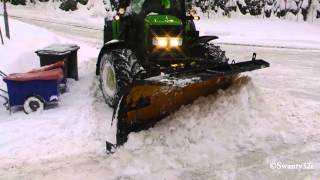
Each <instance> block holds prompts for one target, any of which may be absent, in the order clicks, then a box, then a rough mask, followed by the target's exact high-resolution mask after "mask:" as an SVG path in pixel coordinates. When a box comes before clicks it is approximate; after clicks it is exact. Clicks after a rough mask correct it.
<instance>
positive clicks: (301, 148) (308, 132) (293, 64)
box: [0, 26, 320, 180]
mask: <svg viewBox="0 0 320 180" xmlns="http://www.w3.org/2000/svg"><path fill="white" fill-rule="evenodd" d="M50 29H51V30H54V31H56V32H58V33H59V28H55V27H54V28H53V27H51V26H50ZM60 33H61V34H64V30H60ZM83 33H84V34H89V33H86V32H83ZM78 35H81V36H82V30H76V32H75V33H73V30H72V29H69V32H68V34H66V36H67V37H71V36H74V37H76V36H78ZM78 38H79V39H78ZM78 38H77V40H81V38H80V37H78ZM96 38H98V36H97V37H96V36H94V35H92V36H91V35H89V37H88V38H87V39H83V40H84V41H85V42H89V41H88V39H90V41H91V43H93V44H94V46H97V44H99V42H100V41H98V40H96ZM223 49H224V50H226V51H227V55H228V56H229V57H231V59H237V60H248V59H250V58H251V54H252V53H253V52H257V54H258V58H262V59H265V60H268V61H269V62H270V63H271V67H270V68H267V69H263V70H260V71H255V72H252V73H247V75H248V76H249V77H250V78H249V79H248V78H243V81H241V82H240V81H239V83H236V84H235V85H233V86H232V87H231V88H229V89H228V90H226V91H221V92H219V93H218V94H217V95H212V96H209V97H207V98H200V99H199V100H197V101H196V102H194V103H193V104H192V105H188V106H185V107H182V108H181V110H179V111H178V112H176V113H175V114H173V115H171V116H170V117H168V118H166V119H165V120H164V121H162V122H160V123H159V124H157V126H156V127H155V128H153V129H150V130H148V131H143V132H140V133H136V134H131V135H130V138H129V141H128V143H127V144H126V145H125V146H124V147H122V148H120V149H118V151H117V153H115V154H113V155H112V156H107V155H105V154H104V139H105V138H104V137H105V131H106V129H105V124H106V123H110V122H108V121H109V120H110V116H111V114H110V113H111V110H110V109H109V108H107V107H106V105H105V104H104V102H103V100H102V97H101V94H100V91H99V88H98V86H97V82H96V81H95V78H94V67H95V66H94V63H95V62H94V61H95V60H94V59H91V60H89V61H86V62H81V63H80V74H81V77H82V78H81V79H80V81H79V82H78V83H75V82H72V84H71V92H75V93H72V94H68V95H65V97H64V100H63V103H62V105H61V106H62V107H61V108H59V109H57V110H55V111H53V110H51V111H50V110H49V111H48V112H46V113H44V114H42V115H41V118H42V119H41V120H37V119H34V120H30V117H29V118H28V119H27V121H26V122H25V121H23V119H20V120H17V119H15V117H20V116H21V117H24V116H23V115H22V114H18V115H16V116H15V115H13V117H12V118H10V119H9V120H5V121H0V123H1V124H0V126H2V127H10V124H11V123H12V121H16V123H18V125H24V126H25V125H26V124H28V126H31V127H34V128H35V129H37V128H41V127H43V126H45V124H46V123H47V122H50V121H53V120H55V119H57V120H58V121H54V122H55V124H53V125H54V126H53V127H51V128H53V129H55V128H57V129H59V128H60V129H62V130H63V131H62V132H61V133H62V135H61V137H60V136H59V135H55V134H52V133H53V132H55V131H53V130H52V129H50V127H49V126H45V127H46V128H47V129H46V130H47V131H48V135H41V136H40V135H36V134H32V133H31V132H29V133H25V134H23V135H24V136H19V137H15V138H17V139H19V142H21V144H24V143H26V142H28V143H27V145H29V146H28V147H27V148H26V149H23V148H21V147H19V144H18V143H16V146H15V147H14V148H12V149H11V151H9V150H10V149H9V150H8V151H7V153H8V154H1V153H2V152H4V151H0V157H1V155H2V156H4V157H7V156H8V157H11V158H10V160H7V161H6V162H7V163H5V164H0V167H1V168H0V179H41V180H42V179H181V180H185V179H201V180H202V179H308V178H309V179H319V178H320V150H319V149H320V138H319V137H320V130H319V129H320V123H319V119H320V90H319V89H320V88H319V87H320V80H319V79H320V59H319V57H320V51H319V50H291V49H275V48H261V47H245V46H228V45H224V46H223ZM78 97H81V99H80V98H78ZM64 108H65V109H64ZM70 112H71V113H70ZM63 113H67V114H70V115H71V116H70V117H69V119H71V121H70V122H71V123H74V124H72V126H71V125H70V124H69V123H70V122H68V123H67V122H64V121H63V119H59V118H61V117H62V115H63ZM0 115H1V117H4V116H5V114H4V113H3V112H2V111H1V114H0ZM45 115H47V116H50V118H46V117H45ZM24 126H22V127H24ZM73 127H75V128H80V129H81V131H80V130H79V129H73V130H69V128H73ZM0 130H2V131H1V133H2V134H5V135H6V134H10V133H11V134H12V135H14V133H15V132H21V131H23V128H19V127H16V128H15V129H14V130H15V131H14V130H10V129H8V128H7V129H0ZM50 130H52V131H50ZM68 131H71V133H68ZM82 133H83V134H82ZM77 136H79V137H77ZM80 137H81V138H83V140H82V139H81V138H80ZM59 138H62V139H59ZM17 139H14V138H12V139H11V140H12V141H14V140H16V141H17ZM57 139H58V140H60V141H61V144H62V145H63V144H64V145H67V143H68V141H70V145H69V146H67V148H68V147H69V149H68V150H67V151H66V147H61V149H60V148H59V146H58V145H59V144H58V145H54V144H51V143H50V142H51V141H54V142H55V141H56V140H57ZM29 142H30V143H29ZM32 142H35V143H39V145H35V144H33V143H32ZM1 143H2V144H0V145H5V144H6V143H5V142H1ZM7 143H10V142H7ZM11 143H12V142H11ZM32 146H35V147H40V149H38V151H37V149H36V148H35V147H32ZM46 148H48V150H46ZM50 148H52V149H50ZM4 149H5V148H4ZM52 154H53V155H52ZM17 157H19V158H20V159H16V158H17ZM35 157H37V158H36V159H35ZM29 160H32V161H29ZM274 163H275V164H274ZM276 163H280V164H282V165H288V164H289V165H292V164H304V163H310V164H312V169H281V168H278V167H277V166H276Z"/></svg>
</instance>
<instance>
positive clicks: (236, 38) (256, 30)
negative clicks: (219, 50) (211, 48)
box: [196, 18, 320, 49]
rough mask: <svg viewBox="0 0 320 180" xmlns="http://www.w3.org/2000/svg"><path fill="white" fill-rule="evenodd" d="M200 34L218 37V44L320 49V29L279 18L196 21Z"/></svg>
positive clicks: (317, 26) (313, 25)
mask: <svg viewBox="0 0 320 180" xmlns="http://www.w3.org/2000/svg"><path fill="white" fill-rule="evenodd" d="M196 27H197V29H199V30H200V34H201V35H216V36H219V39H218V40H216V41H215V42H219V43H228V44H242V45H257V46H271V47H290V48H315V49H320V33H319V32H320V26H319V25H317V24H310V23H304V22H299V23H298V22H293V21H286V20H278V19H253V18H248V19H246V18H233V19H227V18H219V19H211V20H201V21H198V22H196Z"/></svg>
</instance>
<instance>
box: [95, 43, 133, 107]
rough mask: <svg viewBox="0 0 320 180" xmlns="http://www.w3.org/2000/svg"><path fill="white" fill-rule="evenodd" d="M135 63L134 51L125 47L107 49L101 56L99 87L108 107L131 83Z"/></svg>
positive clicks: (113, 103)
mask: <svg viewBox="0 0 320 180" xmlns="http://www.w3.org/2000/svg"><path fill="white" fill-rule="evenodd" d="M137 64H138V63H137V57H136V55H135V53H134V51H132V50H130V49H127V48H119V49H114V50H111V51H107V52H105V54H104V55H103V56H102V58H101V62H100V69H99V70H100V76H99V81H100V88H101V90H102V94H103V97H104V99H105V101H106V103H107V104H108V105H109V106H110V107H112V108H114V106H115V103H116V100H117V99H118V96H119V95H120V92H121V91H123V90H126V88H128V87H129V86H130V85H131V83H132V81H133V79H134V77H135V74H136V72H137V68H136V67H137ZM111 71H112V72H111ZM112 73H113V75H112Z"/></svg>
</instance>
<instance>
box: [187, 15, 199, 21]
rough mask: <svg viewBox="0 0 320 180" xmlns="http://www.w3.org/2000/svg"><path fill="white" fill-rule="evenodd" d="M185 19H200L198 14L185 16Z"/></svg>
mask: <svg viewBox="0 0 320 180" xmlns="http://www.w3.org/2000/svg"><path fill="white" fill-rule="evenodd" d="M186 20H195V21H198V20H200V16H186Z"/></svg>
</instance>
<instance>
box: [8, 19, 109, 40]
mask: <svg viewBox="0 0 320 180" xmlns="http://www.w3.org/2000/svg"><path fill="white" fill-rule="evenodd" d="M10 17H11V18H13V19H16V20H19V21H21V22H25V23H28V24H32V25H35V26H39V27H42V28H45V29H48V30H50V31H53V32H55V33H57V34H59V35H62V36H64V37H66V38H69V39H75V40H80V41H83V42H86V43H91V44H92V43H99V44H100V45H101V44H102V43H103V28H102V27H101V28H99V27H90V26H86V25H79V24H75V23H63V22H59V21H53V20H52V21H50V20H43V19H40V18H30V17H28V18H25V17H21V16H10Z"/></svg>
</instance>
